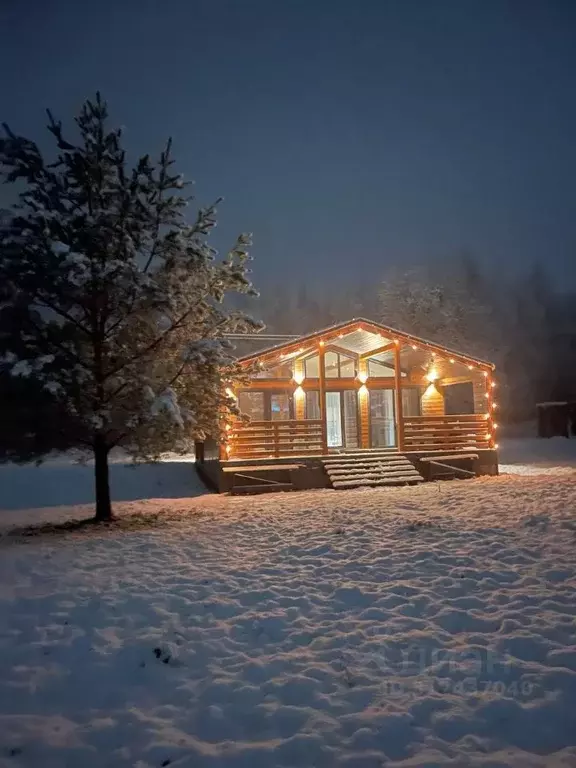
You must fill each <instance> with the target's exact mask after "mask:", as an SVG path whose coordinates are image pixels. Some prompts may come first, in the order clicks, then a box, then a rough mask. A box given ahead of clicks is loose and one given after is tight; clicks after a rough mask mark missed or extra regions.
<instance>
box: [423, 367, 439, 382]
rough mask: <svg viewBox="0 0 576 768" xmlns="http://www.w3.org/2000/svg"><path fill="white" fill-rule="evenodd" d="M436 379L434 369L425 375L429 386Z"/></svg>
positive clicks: (436, 373) (436, 375)
mask: <svg viewBox="0 0 576 768" xmlns="http://www.w3.org/2000/svg"><path fill="white" fill-rule="evenodd" d="M438 378H439V377H438V371H435V370H434V369H432V370H431V371H428V373H427V374H426V381H429V382H430V384H433V383H434V382H435V381H436V380H437V379H438Z"/></svg>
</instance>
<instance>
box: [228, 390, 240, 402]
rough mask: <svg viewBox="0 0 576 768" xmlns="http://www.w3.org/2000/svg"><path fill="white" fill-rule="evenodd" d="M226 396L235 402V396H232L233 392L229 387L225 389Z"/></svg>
mask: <svg viewBox="0 0 576 768" xmlns="http://www.w3.org/2000/svg"><path fill="white" fill-rule="evenodd" d="M226 394H227V395H228V397H231V398H232V399H233V400H237V399H238V398H237V397H236V395H235V394H234V392H232V390H231V389H230V387H226Z"/></svg>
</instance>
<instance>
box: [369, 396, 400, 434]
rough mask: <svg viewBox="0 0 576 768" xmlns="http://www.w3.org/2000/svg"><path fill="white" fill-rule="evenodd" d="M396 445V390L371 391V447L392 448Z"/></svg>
mask: <svg viewBox="0 0 576 768" xmlns="http://www.w3.org/2000/svg"><path fill="white" fill-rule="evenodd" d="M394 445H396V424H395V422H394V390H393V389H371V390H370V446H371V447H372V448H390V447H391V446H394Z"/></svg>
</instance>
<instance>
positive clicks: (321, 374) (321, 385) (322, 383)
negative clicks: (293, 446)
mask: <svg viewBox="0 0 576 768" xmlns="http://www.w3.org/2000/svg"><path fill="white" fill-rule="evenodd" d="M318 390H319V392H318V396H319V398H320V418H321V419H322V454H326V453H328V431H327V426H326V371H325V368H324V342H323V341H321V342H320V344H319V345H318Z"/></svg>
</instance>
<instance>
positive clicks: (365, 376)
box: [356, 371, 368, 384]
mask: <svg viewBox="0 0 576 768" xmlns="http://www.w3.org/2000/svg"><path fill="white" fill-rule="evenodd" d="M356 378H357V379H358V381H359V382H360V383H362V384H366V382H367V381H368V374H367V373H365V372H364V371H360V372H359V373H357V374H356Z"/></svg>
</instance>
